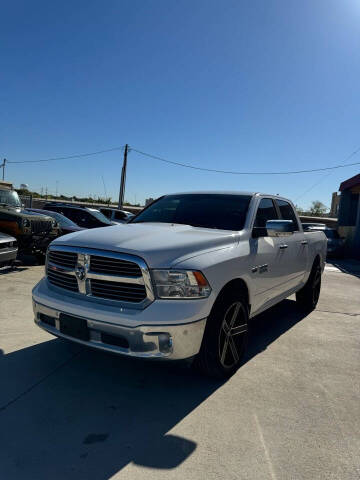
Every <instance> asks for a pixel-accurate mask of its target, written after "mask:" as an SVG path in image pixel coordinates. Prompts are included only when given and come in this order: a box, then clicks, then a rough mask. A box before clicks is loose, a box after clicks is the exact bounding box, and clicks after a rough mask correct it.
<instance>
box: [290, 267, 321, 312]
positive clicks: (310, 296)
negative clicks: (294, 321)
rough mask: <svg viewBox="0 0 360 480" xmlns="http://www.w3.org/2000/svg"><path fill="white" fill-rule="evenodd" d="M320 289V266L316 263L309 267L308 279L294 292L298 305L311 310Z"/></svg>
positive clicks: (316, 301)
mask: <svg viewBox="0 0 360 480" xmlns="http://www.w3.org/2000/svg"><path fill="white" fill-rule="evenodd" d="M320 290H321V267H320V265H319V264H318V263H317V264H315V265H313V268H312V269H311V272H310V275H309V278H308V281H307V282H306V284H305V285H304V286H303V288H302V289H301V290H299V291H298V292H297V293H296V302H297V304H298V305H299V307H300V308H301V309H302V310H304V311H306V312H311V311H312V310H314V309H315V308H316V305H317V303H318V301H319V297H320Z"/></svg>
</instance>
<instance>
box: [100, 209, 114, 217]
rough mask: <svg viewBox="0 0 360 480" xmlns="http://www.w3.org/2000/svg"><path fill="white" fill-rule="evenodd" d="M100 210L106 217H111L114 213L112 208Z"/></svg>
mask: <svg viewBox="0 0 360 480" xmlns="http://www.w3.org/2000/svg"><path fill="white" fill-rule="evenodd" d="M100 212H101V213H102V214H103V215H105V217H107V218H111V213H112V212H111V210H106V209H105V208H104V210H100Z"/></svg>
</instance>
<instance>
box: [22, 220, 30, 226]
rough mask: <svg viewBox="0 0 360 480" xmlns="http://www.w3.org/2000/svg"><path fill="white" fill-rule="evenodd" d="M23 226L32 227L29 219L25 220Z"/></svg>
mask: <svg viewBox="0 0 360 480" xmlns="http://www.w3.org/2000/svg"><path fill="white" fill-rule="evenodd" d="M22 224H23V227H30V225H31V224H30V220H28V219H27V218H23V221H22Z"/></svg>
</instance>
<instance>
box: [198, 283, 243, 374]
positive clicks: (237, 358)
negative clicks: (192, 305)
mask: <svg viewBox="0 0 360 480" xmlns="http://www.w3.org/2000/svg"><path fill="white" fill-rule="evenodd" d="M248 319H249V311H248V306H247V302H246V300H245V296H243V297H242V296H239V293H235V292H230V291H229V292H226V293H225V294H224V295H222V296H221V297H220V298H219V299H218V300H217V301H216V303H215V305H214V307H213V309H212V311H211V313H210V315H209V317H208V319H207V322H206V327H205V332H204V337H203V340H202V344H201V348H200V352H199V353H198V355H197V356H196V357H195V360H194V367H195V368H196V370H198V371H200V372H201V373H203V374H205V375H207V376H210V377H214V378H228V377H230V376H231V375H233V374H234V373H235V372H236V370H237V369H238V368H239V367H240V365H241V360H242V357H243V355H244V352H245V350H246V346H247V337H248Z"/></svg>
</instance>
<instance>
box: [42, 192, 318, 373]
mask: <svg viewBox="0 0 360 480" xmlns="http://www.w3.org/2000/svg"><path fill="white" fill-rule="evenodd" d="M326 243H327V240H326V237H325V235H324V234H323V233H322V232H306V233H304V232H303V229H302V226H301V223H300V221H299V218H298V216H297V214H296V211H295V209H294V208H293V205H292V204H291V202H289V201H288V200H286V199H284V198H280V197H278V196H272V195H264V194H260V193H246V192H193V193H180V194H173V195H165V196H163V197H161V198H159V199H158V200H156V201H155V202H153V203H152V204H151V205H150V206H148V207H147V208H146V209H144V210H143V211H142V212H141V213H140V214H139V215H137V216H136V217H135V218H134V219H133V220H132V221H131V223H128V224H124V225H119V226H114V227H106V228H97V229H92V230H84V231H81V232H76V233H72V234H70V235H65V236H63V237H60V238H59V239H57V240H55V241H54V242H52V243H51V245H50V247H49V249H48V253H47V259H46V267H45V269H46V276H45V278H43V279H42V280H41V281H40V282H39V283H38V284H37V285H36V286H35V287H34V289H33V307H34V314H35V322H36V324H37V325H38V326H39V327H41V328H43V329H44V330H46V331H48V332H50V333H52V334H54V335H57V336H59V337H64V338H66V339H68V340H72V341H74V342H78V343H80V344H83V345H88V346H91V347H95V348H99V349H102V350H107V351H110V352H115V353H119V354H123V355H128V356H133V357H141V358H158V359H174V360H177V359H186V358H193V360H194V365H195V366H196V367H197V368H198V369H200V370H201V371H202V372H204V373H206V374H208V375H211V376H215V377H226V376H229V375H231V374H233V373H234V372H235V371H236V369H237V368H238V367H239V365H240V364H241V358H242V356H243V354H244V350H245V348H246V340H247V330H248V322H249V319H251V318H252V317H254V316H255V315H257V314H258V313H260V312H263V311H264V310H266V309H268V308H269V307H271V306H273V305H274V304H276V303H278V302H280V301H281V300H283V299H285V298H287V297H289V296H290V295H292V294H293V293H296V301H297V302H298V304H299V306H300V307H301V308H303V309H305V310H307V311H311V310H312V309H314V308H315V306H316V304H317V301H318V298H319V294H320V286H321V274H322V272H323V269H324V262H325V258H326Z"/></svg>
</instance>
